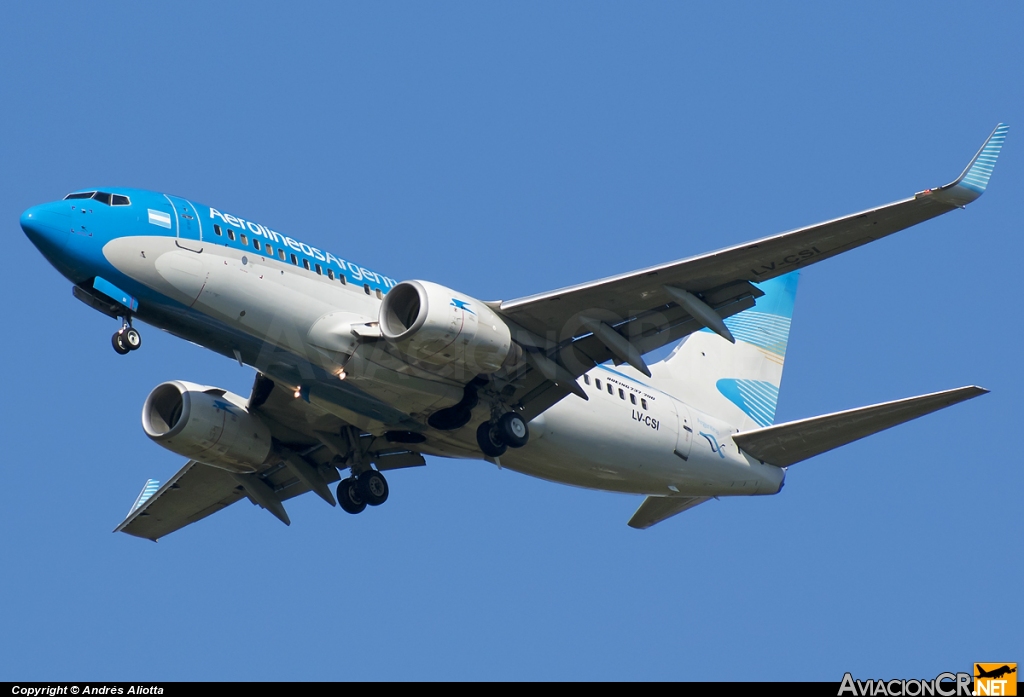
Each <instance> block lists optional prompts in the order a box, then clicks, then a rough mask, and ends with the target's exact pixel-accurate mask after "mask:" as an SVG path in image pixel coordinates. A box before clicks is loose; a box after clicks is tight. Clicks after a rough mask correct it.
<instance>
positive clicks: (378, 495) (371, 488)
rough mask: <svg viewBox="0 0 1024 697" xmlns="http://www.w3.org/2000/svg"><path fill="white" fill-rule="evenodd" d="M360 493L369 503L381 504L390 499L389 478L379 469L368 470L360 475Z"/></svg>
mask: <svg viewBox="0 0 1024 697" xmlns="http://www.w3.org/2000/svg"><path fill="white" fill-rule="evenodd" d="M358 486H359V495H360V496H361V497H362V498H363V501H366V503H367V505H370V506H379V505H381V504H382V503H384V502H385V501H387V500H388V480H386V479H384V475H383V474H381V473H380V472H378V471H377V470H366V471H365V472H363V473H362V474H360V475H359V480H358Z"/></svg>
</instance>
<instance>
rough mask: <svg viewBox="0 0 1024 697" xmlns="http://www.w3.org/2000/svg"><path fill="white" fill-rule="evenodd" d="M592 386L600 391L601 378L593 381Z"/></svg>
mask: <svg viewBox="0 0 1024 697" xmlns="http://www.w3.org/2000/svg"><path fill="white" fill-rule="evenodd" d="M594 384H595V385H597V389H599V390H600V389H601V378H597V379H596V380H594Z"/></svg>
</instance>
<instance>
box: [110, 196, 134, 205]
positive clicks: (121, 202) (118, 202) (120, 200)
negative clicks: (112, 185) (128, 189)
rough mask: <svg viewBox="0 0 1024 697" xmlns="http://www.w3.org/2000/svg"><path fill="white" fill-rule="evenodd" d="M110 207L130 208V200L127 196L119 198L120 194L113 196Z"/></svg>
mask: <svg viewBox="0 0 1024 697" xmlns="http://www.w3.org/2000/svg"><path fill="white" fill-rule="evenodd" d="M110 205H112V206H130V205H132V202H131V200H130V199H129V198H128V197H127V196H121V195H120V194H114V196H113V201H112V202H111V204H110Z"/></svg>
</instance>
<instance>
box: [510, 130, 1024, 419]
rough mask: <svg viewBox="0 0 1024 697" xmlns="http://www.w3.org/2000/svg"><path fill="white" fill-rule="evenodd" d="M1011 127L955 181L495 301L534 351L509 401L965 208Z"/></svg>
mask: <svg viewBox="0 0 1024 697" xmlns="http://www.w3.org/2000/svg"><path fill="white" fill-rule="evenodd" d="M1007 130H1008V127H1007V126H1006V125H1004V124H1000V125H999V126H998V127H996V129H995V131H993V133H992V135H991V136H989V138H988V140H986V141H985V144H984V145H983V146H982V148H981V150H980V151H979V152H978V154H977V155H975V157H974V159H972V160H971V162H970V164H969V165H968V166H967V168H966V169H965V170H964V172H963V174H961V175H960V176H959V177H958V178H957V179H956V180H955V181H954V182H952V183H950V184H947V185H945V186H940V187H938V188H935V189H927V190H925V191H922V192H920V193H917V194H915V195H914V196H913V197H911V198H908V199H904V200H902V201H897V202H895V203H890V204H888V205H885V206H881V207H879V208H872V209H870V210H866V211H862V212H860V213H855V214H853V215H848V216H846V217H844V218H837V219H835V220H830V221H827V222H824V223H820V224H818V225H812V226H810V227H806V228H801V229H799V230H793V231H791V232H785V233H782V234H780V235H775V236H773V237H766V238H763V239H760V240H757V241H754V242H748V243H746V244H741V245H737V246H735V247H729V248H727V249H722V250H719V251H717V252H711V253H709V254H704V255H701V256H697V257H692V258H690V259H684V260H681V261H675V262H671V263H668V264H662V265H659V266H652V267H649V268H646V269H640V270H639V271H634V272H632V273H627V274H622V275H619V276H613V277H611V278H605V279H602V280H599V281H593V282H590V283H584V284H581V285H577V286H571V287H568V288H562V289H560V290H555V291H551V292H547V293H541V294H539V295H531V296H529V297H525V298H519V299H517V300H509V301H504V302H500V303H494V304H493V305H492V306H493V307H494V308H495V309H496V310H498V311H499V312H500V313H501V314H502V316H503V317H505V318H506V319H507V321H508V323H509V325H510V326H511V327H512V330H513V338H514V339H515V340H516V342H517V343H519V344H520V346H522V348H523V349H524V350H525V352H526V359H527V360H526V364H527V365H526V367H520V368H519V369H518V370H517V371H516V372H514V373H512V374H510V376H509V380H510V383H511V384H512V387H510V388H508V391H507V393H506V399H507V400H508V401H509V402H510V403H512V404H516V403H518V406H519V408H520V409H521V410H522V411H523V413H524V415H526V416H527V417H529V418H532V417H533V416H535V415H536V414H539V413H541V412H542V411H544V410H545V409H547V408H548V407H549V406H551V405H552V404H554V403H555V402H557V401H558V400H560V399H561V398H562V397H564V396H565V395H566V394H568V393H569V392H574V393H576V394H579V395H580V396H581V397H583V398H584V399H585V398H586V397H585V396H584V395H583V394H582V390H581V389H580V388H579V387H578V386H577V385H576V384H575V378H577V377H578V376H579V375H581V374H583V373H584V372H586V371H587V370H589V369H590V368H592V367H593V366H594V365H597V364H600V363H603V362H606V361H608V360H612V361H614V362H616V363H630V364H631V365H633V366H634V367H636V368H637V369H638V370H640V371H641V372H648V371H647V368H646V365H644V364H643V359H642V358H640V356H641V355H642V354H644V353H646V352H648V351H652V350H654V349H656V348H659V347H661V346H664V345H666V344H668V343H671V342H674V341H677V340H679V339H681V338H682V337H684V336H686V335H688V334H690V333H691V332H694V331H697V330H700V329H702V328H705V327H707V328H710V329H712V330H714V331H716V332H718V333H720V334H722V335H723V336H725V337H726V338H727V339H730V340H731V336H729V335H728V330H727V329H725V327H724V325H723V324H722V323H721V318H723V317H728V316H730V315H733V314H736V313H738V312H741V311H743V310H745V309H747V308H749V307H752V306H753V305H754V304H755V302H756V299H757V297H759V296H760V295H761V293H760V291H759V290H758V289H757V288H756V286H755V285H754V284H755V283H759V282H761V281H766V280H769V279H771V278H775V277H776V276H780V275H782V274H785V273H789V272H790V271H793V270H795V269H800V268H803V267H805V266H810V265H811V264H816V263H818V262H819V261H824V260H825V259H828V258H830V257H833V256H836V255H837V254H841V253H843V252H846V251H848V250H851V249H855V248H856V247H860V246H862V245H865V244H867V243H869V242H873V241H875V240H878V239H881V238H883V237H886V236H888V235H891V234H893V233H895V232H898V231H900V230H903V229H905V228H908V227H911V226H912V225H917V224H918V223H921V222H924V221H926V220H929V219H931V218H934V217H936V216H939V215H942V214H943V213H948V212H949V211H951V210H954V209H956V208H962V207H964V206H966V205H967V204H968V203H971V202H972V201H974V200H975V199H977V198H978V197H979V196H981V194H982V193H983V192H984V191H985V188H986V187H987V185H988V181H989V177H990V176H991V174H992V170H993V167H994V166H995V162H996V158H997V157H998V155H999V151H1000V149H1001V148H1002V146H1003V142H1004V140H1005V138H1006V132H1007Z"/></svg>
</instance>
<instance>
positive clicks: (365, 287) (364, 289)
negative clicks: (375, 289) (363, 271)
mask: <svg viewBox="0 0 1024 697" xmlns="http://www.w3.org/2000/svg"><path fill="white" fill-rule="evenodd" d="M363 292H364V293H366V294H367V295H369V294H370V284H369V283H364V284H363Z"/></svg>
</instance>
